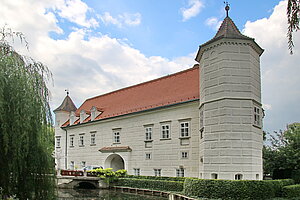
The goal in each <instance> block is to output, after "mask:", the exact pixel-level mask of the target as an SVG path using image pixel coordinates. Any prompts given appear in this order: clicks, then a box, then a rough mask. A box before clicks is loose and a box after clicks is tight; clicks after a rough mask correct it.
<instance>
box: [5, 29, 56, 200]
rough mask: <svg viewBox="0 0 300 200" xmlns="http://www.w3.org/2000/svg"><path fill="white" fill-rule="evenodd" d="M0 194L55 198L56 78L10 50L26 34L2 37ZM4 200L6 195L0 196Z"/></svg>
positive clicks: (29, 197)
mask: <svg viewBox="0 0 300 200" xmlns="http://www.w3.org/2000/svg"><path fill="white" fill-rule="evenodd" d="M0 34H1V35H0V48H1V49H0V188H2V189H1V190H2V198H4V199H5V198H7V197H9V196H12V195H15V196H16V197H17V198H19V199H50V198H51V197H52V198H53V182H54V181H53V180H54V178H53V174H54V166H53V163H54V162H53V158H52V156H51V153H52V150H53V144H52V142H51V141H53V138H52V137H53V134H52V128H51V126H50V124H52V119H51V112H50V107H49V104H48V102H49V90H48V88H47V86H46V83H47V81H48V80H49V79H50V78H51V73H50V72H49V70H48V69H47V67H46V66H44V65H43V64H42V63H40V62H36V61H35V60H33V59H32V58H29V57H25V56H21V55H20V54H18V53H16V51H15V50H14V48H13V47H12V46H11V45H10V44H11V42H8V40H9V41H13V39H14V38H18V39H20V40H21V41H23V42H22V43H23V44H25V46H27V42H26V41H25V43H24V37H23V35H22V34H21V33H18V32H12V31H11V30H9V29H7V28H3V29H1V31H0ZM0 199H1V195H0Z"/></svg>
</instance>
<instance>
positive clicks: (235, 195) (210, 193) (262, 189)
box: [183, 178, 293, 199]
mask: <svg viewBox="0 0 300 200" xmlns="http://www.w3.org/2000/svg"><path fill="white" fill-rule="evenodd" d="M288 183H290V184H293V181H285V182H284V183H282V184H281V183H280V181H279V180H278V181H276V182H275V183H274V182H273V181H252V180H241V181H235V180H234V181H231V180H211V179H210V180H207V179H194V178H190V179H186V180H185V182H184V191H183V193H184V194H185V195H187V196H196V197H199V198H203V197H204V198H210V199H218V198H221V199H269V198H272V197H275V194H277V193H280V192H278V191H277V190H280V191H281V190H282V187H279V186H282V185H285V184H288Z"/></svg>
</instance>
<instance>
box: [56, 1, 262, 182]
mask: <svg viewBox="0 0 300 200" xmlns="http://www.w3.org/2000/svg"><path fill="white" fill-rule="evenodd" d="M228 10H229V7H228V6H227V7H226V11H227V16H226V18H225V19H224V21H223V23H222V24H221V26H220V28H219V30H218V32H217V34H216V35H215V37H214V38H212V39H211V40H209V41H208V42H206V43H204V44H203V45H201V46H200V48H199V51H198V53H197V56H196V59H195V60H196V61H197V62H198V63H199V64H196V65H194V67H192V68H189V69H186V70H184V71H181V72H178V73H175V74H171V75H168V76H165V77H161V78H158V79H155V80H152V81H148V82H144V83H141V84H138V85H134V86H131V87H127V88H124V89H120V90H117V91H113V92H110V93H107V94H104V95H100V96H96V97H93V98H89V99H87V100H85V102H84V103H83V104H82V105H81V106H80V107H79V108H76V106H75V105H74V103H73V102H72V100H71V98H70V96H69V95H68V94H67V96H66V97H65V99H64V100H63V103H62V104H61V105H60V106H59V107H58V108H57V109H55V110H54V113H55V119H56V125H55V137H56V142H55V151H56V153H55V161H56V167H57V168H58V169H80V168H83V167H84V166H87V165H97V166H103V167H104V168H113V170H118V169H126V170H127V171H128V173H129V174H135V175H147V176H185V177H198V178H205V179H228V180H234V179H235V180H239V179H247V180H260V179H262V145H263V134H262V117H263V110H262V104H261V77H260V56H261V54H262V53H263V49H262V48H261V47H260V46H259V45H258V44H257V43H256V42H255V41H254V39H253V38H250V37H247V36H245V35H243V34H241V33H240V31H239V30H238V28H237V27H236V25H235V24H234V22H233V21H232V20H231V18H230V17H229V16H228Z"/></svg>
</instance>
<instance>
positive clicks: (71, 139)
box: [70, 135, 74, 147]
mask: <svg viewBox="0 0 300 200" xmlns="http://www.w3.org/2000/svg"><path fill="white" fill-rule="evenodd" d="M70 147H74V136H73V135H71V136H70Z"/></svg>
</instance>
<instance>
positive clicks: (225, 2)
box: [224, 1, 230, 17]
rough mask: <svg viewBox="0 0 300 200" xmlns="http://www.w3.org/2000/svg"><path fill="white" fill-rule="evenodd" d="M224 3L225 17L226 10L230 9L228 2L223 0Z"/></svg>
mask: <svg viewBox="0 0 300 200" xmlns="http://www.w3.org/2000/svg"><path fill="white" fill-rule="evenodd" d="M224 4H225V5H226V6H225V10H226V17H228V11H229V10H230V7H229V5H230V4H229V3H228V1H224Z"/></svg>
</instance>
